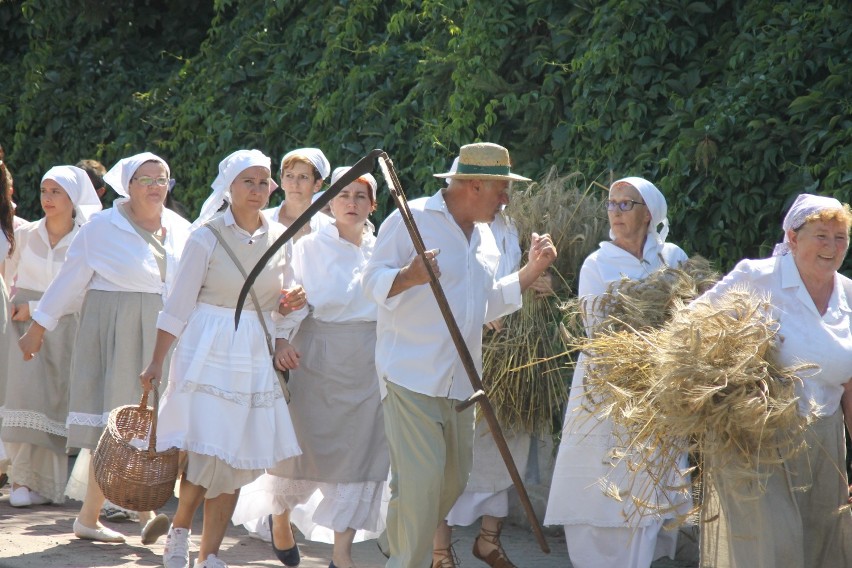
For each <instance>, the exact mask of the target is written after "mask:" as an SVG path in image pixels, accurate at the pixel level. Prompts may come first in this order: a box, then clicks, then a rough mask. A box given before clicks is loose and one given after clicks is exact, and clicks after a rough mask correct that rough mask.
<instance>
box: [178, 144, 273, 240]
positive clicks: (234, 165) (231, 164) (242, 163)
mask: <svg viewBox="0 0 852 568" xmlns="http://www.w3.org/2000/svg"><path fill="white" fill-rule="evenodd" d="M252 166H262V167H264V168H266V169H267V170H270V172H271V166H272V159H270V158H269V156H266V155H265V154H264V153H263V152H261V151H260V150H237V151H236V152H234V153H232V154H230V155H229V156H228V157H226V158H225V159H224V160H222V161H221V162H219V175H218V176H216V179H215V180H213V183H212V184H210V187H212V188H213V193H211V194H210V197H208V198H207V200H206V201H205V202H204V205H202V206H201V213H199V214H198V219H196V220H195V221H194V222H193V223H192V227H190V229H195V228H196V227H199V226H201V225H203V224H204V223H206V222H207V221H209V220H210V219H212V218H213V216H214V215H216V213H217V212H218V211H219V209H220V208H221V207H222V204H223V203H224V202H225V199H228V200H229V201H230V199H231V184H232V183H234V180H235V179H236V178H237V176H238V175H240V173H242V172H244V171H245V170H247V169H248V168H251V167H252ZM276 187H278V185H277V184H276V183H275V181H274V180H273V179H272V177H270V178H269V192H270V193H272V191H273V190H274V189H275V188H276Z"/></svg>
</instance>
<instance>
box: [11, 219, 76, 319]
mask: <svg viewBox="0 0 852 568" xmlns="http://www.w3.org/2000/svg"><path fill="white" fill-rule="evenodd" d="M79 230H80V227H79V225H76V224H75V225H74V228H72V229H71V232H69V233H68V234H67V235H65V236H64V237H62V239H60V241H59V242H58V243H56V246H54V247H53V248H51V246H50V237H49V236H48V234H47V226H46V225H45V221H44V219H39V220H38V221H33V222H32V223H24V224H23V225H21V226H19V227H18V228H17V229H15V250H14V252H13V253H12V255H11V256H10V257H9V258H7V259H6V271H5V272H6V282H9V284H14V285H15V287H16V288H19V289H24V290H32V291H34V292H44V291H45V290H47V287H48V286H49V285H50V283H51V282H53V279H54V278H55V277H56V275H57V274H58V273H59V269H60V268H61V267H62V263H63V262H65V253H66V252H67V251H68V246H69V245H70V244H71V241H72V240H73V239H74V236H75V235H76V234H77V232H78V231H79ZM82 301H83V298H82V296H81V297H79V299H78V301H75V302H73V303H72V304H71V306H70V307H69V309H70V310H71V311H72V312H77V311H79V310H80V306H81V305H82ZM37 306H38V300H33V301H30V302H29V307H30V313H33V312H35V310H36V307H37Z"/></svg>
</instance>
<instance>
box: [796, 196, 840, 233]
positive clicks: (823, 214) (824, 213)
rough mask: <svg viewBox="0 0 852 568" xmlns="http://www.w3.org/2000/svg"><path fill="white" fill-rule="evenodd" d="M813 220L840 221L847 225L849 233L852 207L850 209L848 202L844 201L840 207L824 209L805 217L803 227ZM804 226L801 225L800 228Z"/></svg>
mask: <svg viewBox="0 0 852 568" xmlns="http://www.w3.org/2000/svg"><path fill="white" fill-rule="evenodd" d="M811 221H824V222H825V221H840V222H842V223H844V224H845V225H846V232H847V233H848V232H849V231H850V229H852V209H850V207H849V204H848V203H844V204H843V207H842V208H840V209H822V210H820V211H817V212H816V213H811V214H810V215H808V216H807V217H805V222H804V223H802V227H804V226H805V225H806V224H808V223H810V222H811ZM802 227H799V229H801V228H802Z"/></svg>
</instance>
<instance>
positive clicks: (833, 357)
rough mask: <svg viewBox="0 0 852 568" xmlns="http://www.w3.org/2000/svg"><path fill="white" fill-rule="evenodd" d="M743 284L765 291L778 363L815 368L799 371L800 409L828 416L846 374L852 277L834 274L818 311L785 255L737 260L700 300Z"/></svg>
mask: <svg viewBox="0 0 852 568" xmlns="http://www.w3.org/2000/svg"><path fill="white" fill-rule="evenodd" d="M743 284H746V285H748V286H749V287H750V288H752V289H754V290H755V291H757V292H759V293H769V295H770V300H769V302H770V305H771V316H772V317H773V318H774V319H775V320H777V322H778V324H779V330H778V335H779V341H778V345H777V347H778V359H777V360H778V363H779V364H781V365H784V366H789V365H798V364H801V363H813V364H816V365H818V366H819V368H818V369H815V370H814V369H811V370H805V371H802V372H801V373H800V374H799V377H800V378H801V379H802V383H801V384H800V385H797V389H798V394H799V396H800V399H799V409H800V411H801V412H802V413H803V414H804V413H806V412H807V411H810V410H813V411H815V412H816V415H817V416H831V415H832V414H834V413H835V412H836V411H837V409H838V408H839V406H840V397H841V396H842V395H843V384H844V383H846V382H848V381H849V379H850V378H852V329H850V325H852V308H850V305H849V298H850V294H852V281H850V280H849V279H848V278H846V277H845V276H841V275H840V274H835V276H834V291H833V292H832V294H831V299H830V300H829V302H828V309H827V310H826V312H825V314H824V315H820V313H819V311H818V310H817V308H816V304H814V301H813V299H812V298H811V296H810V294H809V293H808V291H807V289H806V288H805V284H804V282H802V277H801V276H800V275H799V269H798V268H797V267H796V262H795V260H794V259H793V256H792V255H791V254H786V255H784V256H777V257H771V258H763V259H759V260H749V259H746V260H743V261H741V262H740V263H739V264H737V266H736V267H735V268H734V269H733V270H732V271H731V272H730V273H728V274H727V275H726V276H725V277H724V278H723V279H722V280H721V281H720V282H719V283H718V284H716V285H715V286H714V287H713V288H711V289H710V290H708V291H707V293H706V294H705V295H704V296H702V298H710V299H713V298H717V297H719V296H720V295H721V294H722V293H723V292H725V291H726V290H729V289H730V288H731V287H733V286H736V285H743ZM812 405H813V406H812Z"/></svg>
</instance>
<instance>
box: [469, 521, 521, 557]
mask: <svg viewBox="0 0 852 568" xmlns="http://www.w3.org/2000/svg"><path fill="white" fill-rule="evenodd" d="M502 530H503V523H502V521H501V522H499V523H497V530H496V531H490V530H488V529H486V528H480V529H479V536H477V537H476V540H474V541H473V556H474V557H476V558H478V559H479V560H482V561H483V562H485V563H486V564H488V565H489V566H491V567H492V568H518V567H517V566H515V565H514V564H512V561H511V560H509V557H508V556H507V555H506V551H505V550H503V545H502V544H500V531H502ZM480 538H481V539H482V540H484V541H486V542H488V543H491V544H493V545H494V546H496V547H497V550H492V551H491V552H489V553H488V556H483V555H482V554H480V552H479V539H480Z"/></svg>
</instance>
